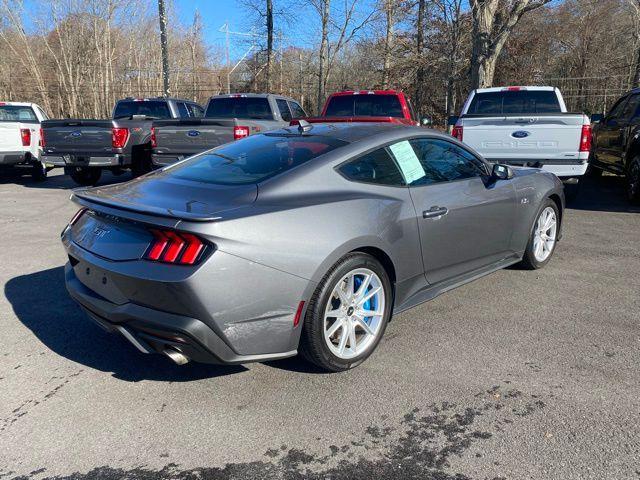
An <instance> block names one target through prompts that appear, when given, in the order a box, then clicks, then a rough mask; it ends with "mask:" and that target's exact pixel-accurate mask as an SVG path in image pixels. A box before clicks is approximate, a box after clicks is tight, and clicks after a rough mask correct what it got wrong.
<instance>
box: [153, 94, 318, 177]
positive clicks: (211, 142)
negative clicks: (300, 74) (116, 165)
mask: <svg viewBox="0 0 640 480" xmlns="http://www.w3.org/2000/svg"><path fill="white" fill-rule="evenodd" d="M304 116H306V114H305V112H304V110H303V109H302V107H301V106H300V104H299V103H298V102H297V101H296V100H294V99H292V98H289V97H284V96H281V95H273V94H268V93H231V94H226V95H214V96H213V97H211V98H210V99H209V103H208V104H207V109H206V112H205V115H204V117H203V118H187V119H185V118H181V119H179V120H156V121H154V122H153V133H152V136H151V146H152V161H153V164H154V166H156V167H163V166H166V165H170V164H172V163H174V162H176V161H178V160H182V159H183V158H186V157H190V156H192V155H195V154H197V153H200V152H203V151H205V150H209V149H211V148H214V147H217V146H218V145H222V144H224V143H227V142H231V141H233V140H239V139H241V138H244V137H248V136H249V135H253V134H255V133H261V132H267V131H269V130H275V129H277V128H282V127H286V126H288V125H289V122H290V121H291V119H292V118H294V117H304Z"/></svg>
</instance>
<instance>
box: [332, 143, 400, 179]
mask: <svg viewBox="0 0 640 480" xmlns="http://www.w3.org/2000/svg"><path fill="white" fill-rule="evenodd" d="M338 171H339V172H340V173H341V174H342V175H344V176H345V177H346V178H347V179H349V180H353V181H354V182H364V183H375V184H377V185H388V186H404V185H405V182H404V179H403V178H402V174H401V173H400V170H399V169H398V167H397V165H396V163H395V162H394V161H393V158H391V155H389V152H388V151H387V149H386V148H379V149H378V150H374V151H373V152H370V153H367V154H365V155H362V156H360V157H358V158H355V159H353V160H350V161H348V162H347V163H344V164H342V165H341V166H340V167H339V168H338Z"/></svg>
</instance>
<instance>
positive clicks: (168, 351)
mask: <svg viewBox="0 0 640 480" xmlns="http://www.w3.org/2000/svg"><path fill="white" fill-rule="evenodd" d="M163 353H164V354H165V355H166V356H167V357H169V358H170V359H171V360H173V362H174V363H175V364H176V365H186V364H187V363H189V357H187V356H186V355H184V354H183V353H182V352H179V351H178V350H176V349H174V348H165V349H164V352H163Z"/></svg>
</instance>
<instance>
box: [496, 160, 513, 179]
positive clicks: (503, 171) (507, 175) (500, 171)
mask: <svg viewBox="0 0 640 480" xmlns="http://www.w3.org/2000/svg"><path fill="white" fill-rule="evenodd" d="M513 175H514V173H513V169H512V168H511V167H510V166H508V165H502V164H500V163H496V164H495V165H494V166H493V170H492V171H491V178H493V179H494V180H510V179H512V178H513Z"/></svg>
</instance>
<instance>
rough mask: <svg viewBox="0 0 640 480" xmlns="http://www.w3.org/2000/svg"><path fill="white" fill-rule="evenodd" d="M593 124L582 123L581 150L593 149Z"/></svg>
mask: <svg viewBox="0 0 640 480" xmlns="http://www.w3.org/2000/svg"><path fill="white" fill-rule="evenodd" d="M591 133H592V132H591V125H582V134H581V135H580V151H581V152H590V151H591Z"/></svg>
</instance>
